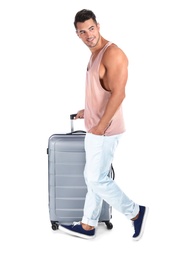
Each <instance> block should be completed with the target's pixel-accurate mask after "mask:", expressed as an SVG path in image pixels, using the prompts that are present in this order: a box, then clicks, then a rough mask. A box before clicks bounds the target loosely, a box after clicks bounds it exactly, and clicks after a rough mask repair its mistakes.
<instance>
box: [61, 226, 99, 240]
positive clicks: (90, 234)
mask: <svg viewBox="0 0 190 260" xmlns="http://www.w3.org/2000/svg"><path fill="white" fill-rule="evenodd" d="M59 228H60V230H63V231H65V232H66V233H68V234H70V235H73V236H77V237H81V238H86V239H91V238H94V237H95V229H92V230H85V229H83V227H82V225H81V223H80V222H73V224H72V225H69V226H67V225H60V226H59Z"/></svg>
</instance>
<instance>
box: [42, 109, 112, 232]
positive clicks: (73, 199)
mask: <svg viewBox="0 0 190 260" xmlns="http://www.w3.org/2000/svg"><path fill="white" fill-rule="evenodd" d="M75 115H76V114H72V115H70V119H71V132H70V133H67V134H53V135H51V136H50V137H49V140H48V149H47V153H48V195H49V217H50V221H51V227H52V229H53V230H57V229H58V228H59V225H60V224H65V225H67V224H68V225H70V224H72V223H73V222H74V221H80V220H81V219H82V216H83V207H84V201H85V196H86V192H87V187H86V184H85V181H84V176H83V171H84V166H85V150H84V138H85V131H80V130H79V131H74V128H73V119H74V117H75ZM109 175H110V176H111V177H112V178H114V175H115V173H114V169H113V166H112V165H110V173H109ZM111 218H112V207H111V206H110V205H109V204H108V203H106V202H105V201H104V202H103V205H102V211H101V215H100V218H99V222H104V223H105V224H106V226H107V228H108V229H112V228H113V225H112V223H111V222H110V219H111Z"/></svg>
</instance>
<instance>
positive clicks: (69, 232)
mask: <svg viewBox="0 0 190 260" xmlns="http://www.w3.org/2000/svg"><path fill="white" fill-rule="evenodd" d="M59 229H60V230H62V231H64V232H65V233H67V234H69V235H72V236H76V237H81V238H85V239H93V238H94V237H95V236H96V235H95V234H94V235H93V236H88V235H85V234H81V233H78V232H75V231H71V230H69V229H67V228H64V227H62V226H59Z"/></svg>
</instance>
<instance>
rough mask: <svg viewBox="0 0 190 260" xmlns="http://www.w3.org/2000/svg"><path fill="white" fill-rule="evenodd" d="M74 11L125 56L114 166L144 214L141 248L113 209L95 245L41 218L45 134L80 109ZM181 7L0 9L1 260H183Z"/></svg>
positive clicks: (187, 84)
mask: <svg viewBox="0 0 190 260" xmlns="http://www.w3.org/2000/svg"><path fill="white" fill-rule="evenodd" d="M83 8H88V9H92V10H93V11H94V12H95V14H96V16H97V20H98V22H99V23H100V26H101V34H102V35H103V36H104V37H105V38H106V39H108V40H110V41H112V42H114V43H116V44H117V45H118V46H119V47H121V48H122V49H123V50H124V51H125V53H126V54H127V56H128V59H129V79H128V83H127V88H126V99H125V101H124V112H125V120H126V128H127V131H126V134H125V136H124V137H123V139H122V141H121V143H120V145H119V147H118V150H117V152H116V157H115V160H114V167H115V171H116V181H117V182H118V184H119V185H120V186H121V187H122V188H123V189H124V190H125V191H126V193H127V194H128V196H129V197H131V198H132V199H133V200H134V201H136V202H137V203H139V204H142V205H147V206H149V207H150V213H149V218H148V220H147V225H146V230H145V233H144V237H143V239H142V240H141V241H139V242H133V241H132V240H131V236H132V234H133V229H132V227H131V223H130V222H129V221H128V220H126V219H125V218H124V217H123V216H122V215H121V214H120V213H118V212H116V211H115V210H113V219H112V223H113V225H114V228H113V229H112V230H111V231H108V230H107V229H106V228H105V227H104V225H100V227H99V229H98V231H97V237H96V239H95V240H93V241H86V240H82V239H79V238H75V237H71V236H67V235H65V234H63V233H61V232H60V231H58V232H54V231H52V230H51V226H50V223H49V212H48V183H47V181H48V178H47V176H48V175H47V154H46V149H47V145H48V138H49V136H50V135H51V134H54V133H60V132H68V131H69V130H70V120H69V114H71V113H75V112H77V111H78V110H79V109H82V108H83V103H84V80H85V71H86V66H87V62H88V59H89V56H90V51H89V50H88V48H87V47H86V46H85V45H84V44H83V43H82V42H81V40H80V39H79V38H78V37H77V36H76V34H75V29H74V26H73V21H74V16H75V13H76V12H77V11H79V10H81V9H83ZM189 11H190V10H189V5H188V1H185V0H180V1H177V0H176V1H175V0H174V1H169V0H159V1H156V0H144V1H141V0H134V1H129V0H126V1H124V0H123V1H122V0H117V1H112V0H111V1H100V2H97V1H90V0H88V1H87V0H81V1H78V0H70V1H63V0H62V1H57V0H54V1H48V0H46V1H45V0H44V1H43V0H33V1H27V0H25V1H24V0H23V1H21V0H17V1H9V0H2V1H1V2H0V91H1V92H0V115H1V116H0V121H1V126H0V131H1V137H0V138H1V142H0V153H1V154H0V158H1V163H0V167H1V177H0V178H1V179H0V180H1V181H0V206H1V213H0V223H1V229H0V237H1V250H0V255H3V254H4V253H5V254H4V256H1V257H0V258H1V259H15V258H18V259H28V260H29V259H42V258H43V259H64V258H65V257H66V254H67V257H69V259H77V257H81V259H105V258H106V259H116V258H117V257H119V258H120V259H135V260H136V259H140V257H143V259H151V260H152V259H154V260H157V259H159V260H160V259H171V258H172V257H174V256H175V257H176V259H177V258H178V259H183V260H185V259H189V257H190V255H189V250H188V245H189V232H190V228H189V227H190V225H189V217H190V214H189V196H190V194H189V181H188V175H189V173H190V165H189V161H190V137H189V133H190V124H189V119H190V116H189V112H190V102H189V99H190V95H189V93H190V90H189V89H190V79H189V76H190V75H189V71H190V65H189V64H190V63H189V61H190V48H189V46H190V38H189V24H190V16H189ZM75 126H76V128H77V129H78V128H82V127H83V122H82V121H79V122H76V124H75ZM87 248H88V249H89V252H88V253H86V249H87Z"/></svg>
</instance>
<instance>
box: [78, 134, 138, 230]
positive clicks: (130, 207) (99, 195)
mask: <svg viewBox="0 0 190 260" xmlns="http://www.w3.org/2000/svg"><path fill="white" fill-rule="evenodd" d="M121 136H122V134H120V135H113V136H102V135H94V134H91V133H87V134H86V137H85V151H86V165H85V169H84V177H85V181H86V185H87V188H88V191H87V194H86V199H85V205H84V215H83V218H82V223H84V224H88V225H90V226H94V227H96V226H97V225H98V220H99V217H100V213H101V208H102V202H103V200H105V201H106V202H107V203H108V204H110V205H111V206H112V207H113V208H115V209H116V210H118V211H119V212H121V213H123V214H124V215H125V216H126V217H127V218H128V219H132V218H134V217H135V216H136V215H137V214H138V212H139V205H138V204H136V203H134V202H133V201H132V200H131V199H129V198H128V197H127V195H126V194H125V193H124V192H123V191H122V190H121V189H120V188H119V187H118V185H117V184H116V182H115V181H114V180H113V179H112V178H111V177H109V176H108V174H109V171H110V166H111V163H112V161H113V157H114V152H115V149H116V147H117V145H118V142H119V139H120V137H121Z"/></svg>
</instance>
